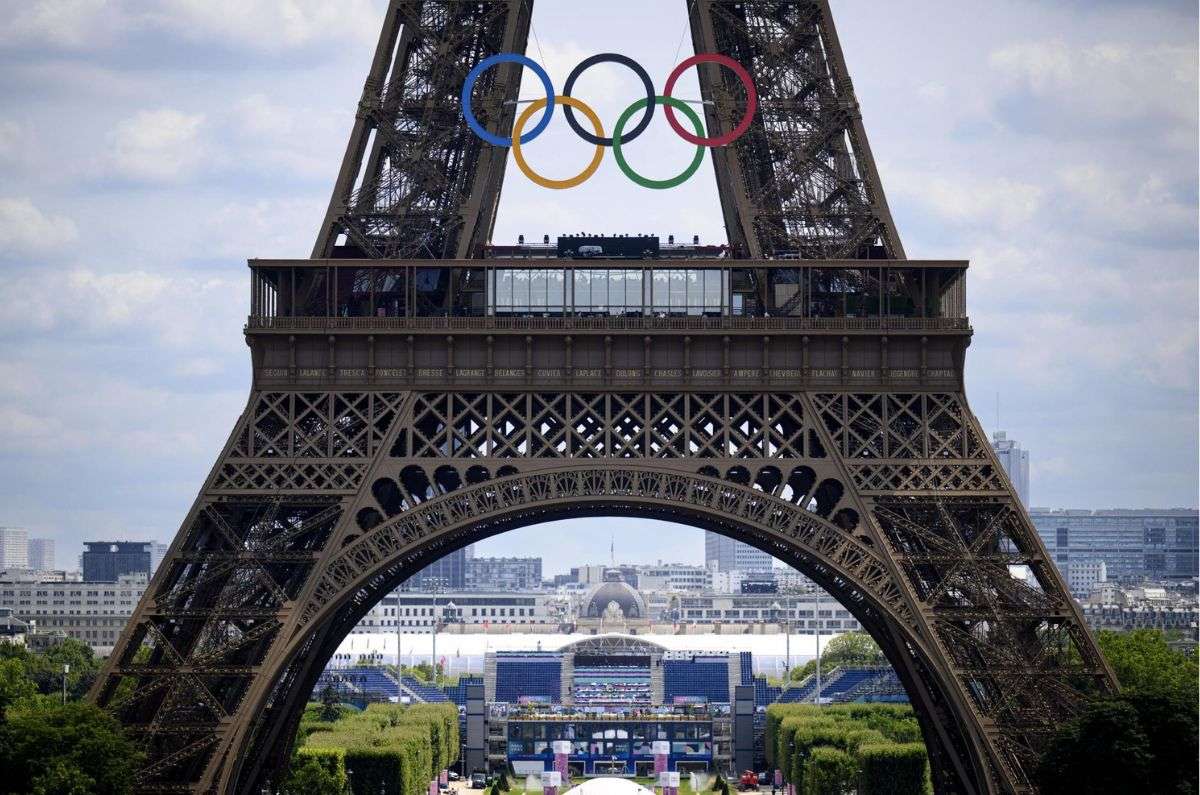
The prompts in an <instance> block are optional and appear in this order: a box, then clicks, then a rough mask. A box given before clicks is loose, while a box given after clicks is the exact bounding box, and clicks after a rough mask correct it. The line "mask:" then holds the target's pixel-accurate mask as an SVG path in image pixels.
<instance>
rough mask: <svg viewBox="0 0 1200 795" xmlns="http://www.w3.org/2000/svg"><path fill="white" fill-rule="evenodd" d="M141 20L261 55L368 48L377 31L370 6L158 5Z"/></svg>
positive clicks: (344, 0)
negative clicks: (317, 46) (324, 46)
mask: <svg viewBox="0 0 1200 795" xmlns="http://www.w3.org/2000/svg"><path fill="white" fill-rule="evenodd" d="M130 4H131V5H132V0H130ZM145 17H146V19H148V20H149V21H150V22H152V23H153V24H154V25H156V26H158V27H160V28H163V29H165V30H169V31H171V32H173V33H175V34H177V35H179V36H181V37H183V38H186V39H189V40H192V41H219V42H221V43H223V44H225V45H229V44H235V45H237V46H239V47H243V48H247V49H252V50H256V51H263V52H281V51H285V50H293V49H299V48H303V47H307V46H309V45H312V44H314V43H315V42H318V41H336V42H339V43H340V46H354V45H363V44H369V43H373V42H374V40H375V38H376V36H377V35H378V32H379V25H380V16H379V13H378V11H377V10H376V8H375V5H374V4H373V3H372V2H370V0H338V2H336V3H330V2H328V0H256V2H250V3H248V2H245V0H161V2H160V3H159V7H158V8H157V9H155V10H152V11H148V12H146V13H145Z"/></svg>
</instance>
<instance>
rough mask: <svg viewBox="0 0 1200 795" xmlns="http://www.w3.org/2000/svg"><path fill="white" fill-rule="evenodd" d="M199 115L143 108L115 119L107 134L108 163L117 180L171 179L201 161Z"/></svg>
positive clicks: (187, 173)
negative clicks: (116, 121)
mask: <svg viewBox="0 0 1200 795" xmlns="http://www.w3.org/2000/svg"><path fill="white" fill-rule="evenodd" d="M203 125H204V115H203V114H188V113H183V112H181V111H178V110H174V109H171V108H163V109H161V110H143V111H139V112H138V113H137V114H135V115H134V116H132V117H131V118H128V119H125V120H123V121H121V122H119V123H118V124H117V126H116V128H115V129H113V131H112V133H111V134H110V135H109V166H110V168H111V169H112V171H113V173H114V175H115V176H117V177H118V178H121V179H128V180H133V181H144V182H174V181H177V180H181V179H185V178H187V177H189V176H191V175H192V174H193V173H194V172H195V171H196V170H197V169H198V168H199V167H200V165H201V163H202V162H203V161H204V158H205V155H206V147H205V145H204V142H203V140H202V137H201V130H202V127H203Z"/></svg>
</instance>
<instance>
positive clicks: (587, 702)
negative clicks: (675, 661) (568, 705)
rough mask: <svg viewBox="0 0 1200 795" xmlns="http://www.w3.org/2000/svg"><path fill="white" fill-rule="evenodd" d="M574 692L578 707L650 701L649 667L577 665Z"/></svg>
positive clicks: (647, 702) (572, 687)
mask: <svg viewBox="0 0 1200 795" xmlns="http://www.w3.org/2000/svg"><path fill="white" fill-rule="evenodd" d="M571 693H572V697H573V698H574V700H575V704H576V705H577V706H633V705H637V704H649V703H650V669H649V668H648V667H646V666H644V665H589V666H576V667H575V671H574V675H573V676H572V679H571Z"/></svg>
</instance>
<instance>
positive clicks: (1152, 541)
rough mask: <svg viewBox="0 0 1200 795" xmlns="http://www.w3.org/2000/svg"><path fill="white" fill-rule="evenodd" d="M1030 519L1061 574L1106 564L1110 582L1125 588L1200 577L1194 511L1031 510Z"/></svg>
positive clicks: (1199, 523)
mask: <svg viewBox="0 0 1200 795" xmlns="http://www.w3.org/2000/svg"><path fill="white" fill-rule="evenodd" d="M1029 515H1030V517H1031V518H1032V519H1033V524H1034V526H1035V527H1036V528H1037V531H1038V535H1040V536H1041V537H1042V542H1043V543H1044V544H1045V545H1046V550H1047V551H1048V552H1049V553H1050V554H1051V555H1052V556H1053V558H1054V562H1055V563H1056V564H1058V568H1059V570H1060V571H1062V573H1063V574H1064V575H1069V574H1070V571H1071V566H1072V564H1083V563H1093V564H1094V563H1100V562H1103V563H1104V564H1105V566H1104V568H1105V576H1106V578H1107V579H1108V580H1117V581H1119V582H1123V583H1134V582H1140V581H1142V580H1155V581H1161V580H1188V579H1192V578H1193V577H1196V576H1197V574H1198V573H1200V572H1198V569H1197V559H1198V557H1200V544H1198V543H1197V535H1198V528H1200V512H1197V510H1196V509H1195V508H1169V509H1164V510H1151V509H1142V510H1108V511H1071V510H1057V511H1050V510H1046V509H1044V508H1034V509H1033V510H1032V511H1030V512H1029ZM1077 569H1078V570H1079V571H1083V569H1082V568H1079V567H1077ZM1081 576H1082V575H1081ZM1089 576H1090V575H1089Z"/></svg>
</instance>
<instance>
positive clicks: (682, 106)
mask: <svg viewBox="0 0 1200 795" xmlns="http://www.w3.org/2000/svg"><path fill="white" fill-rule="evenodd" d="M647 104H648V102H647V100H646V98H645V97H642V98H641V99H639V100H638V101H636V102H634V103H633V104H632V105H630V106H629V107H628V108H626V109H625V112H624V113H622V114H621V118H619V119H617V126H616V127H615V128H614V129H613V134H612V150H613V157H615V158H616V159H617V165H618V166H619V167H620V169H621V173H623V174H624V175H625V176H627V177H629V179H630V180H631V181H633V182H636V183H637V184H638V185H641V186H642V187H643V188H650V189H652V190H666V189H667V188H675V187H678V186H680V185H682V184H683V183H685V182H687V181H688V180H689V179H691V178H692V175H693V174H695V173H696V170H697V169H698V168H700V164H701V163H703V162H704V146H703V145H699V146H697V147H696V156H695V157H693V158H692V162H691V164H690V165H689V166H688V167H687V168H685V169H684V170H683V171H682V172H681V173H679V174H678V175H676V176H674V177H670V178H669V179H649V178H648V177H643V176H642V175H641V174H639V173H637V172H636V171H634V170H633V168H632V167H631V166H630V165H629V163H627V162H626V161H625V154H624V153H623V152H622V151H621V133H622V132H623V131H624V130H625V125H626V124H627V123H628V122H629V120H630V119H631V118H632V117H633V114H635V113H637V112H638V111H639V110H642V109H643V108H645V107H646V105H647ZM654 104H656V105H667V106H668V107H672V108H675V109H676V110H679V111H682V112H683V115H684V116H687V118H688V121H690V122H691V123H692V126H693V127H695V128H696V134H697V135H704V123H703V122H702V121H700V117H699V116H698V115H697V114H696V111H694V110H692V109H691V108H690V107H689V106H688V104H687V103H686V102H683V101H682V100H678V99H675V98H674V97H664V96H657V97H655V98H654Z"/></svg>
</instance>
